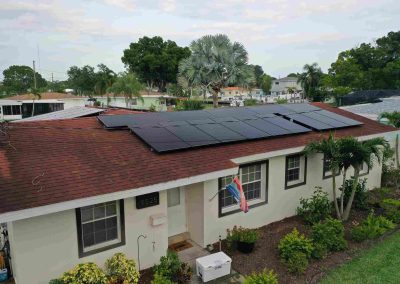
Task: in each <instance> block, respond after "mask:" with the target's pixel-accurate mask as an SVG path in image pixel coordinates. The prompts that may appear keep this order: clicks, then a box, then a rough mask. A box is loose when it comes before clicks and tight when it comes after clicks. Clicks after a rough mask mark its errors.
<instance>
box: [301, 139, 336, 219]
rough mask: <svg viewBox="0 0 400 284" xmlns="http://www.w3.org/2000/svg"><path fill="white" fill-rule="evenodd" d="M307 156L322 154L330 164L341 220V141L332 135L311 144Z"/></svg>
mask: <svg viewBox="0 0 400 284" xmlns="http://www.w3.org/2000/svg"><path fill="white" fill-rule="evenodd" d="M304 151H305V153H306V155H310V154H313V153H321V154H323V155H324V158H325V160H326V161H327V162H328V163H329V169H330V170H331V172H332V193H333V203H334V205H335V211H336V216H337V218H338V219H341V214H340V211H339V206H338V202H337V197H336V175H337V173H339V172H340V169H341V167H342V161H341V155H340V147H339V140H336V139H335V137H334V136H333V134H332V133H330V134H329V137H328V138H323V139H321V140H320V141H313V142H311V143H309V144H308V145H307V146H306V147H305V149H304Z"/></svg>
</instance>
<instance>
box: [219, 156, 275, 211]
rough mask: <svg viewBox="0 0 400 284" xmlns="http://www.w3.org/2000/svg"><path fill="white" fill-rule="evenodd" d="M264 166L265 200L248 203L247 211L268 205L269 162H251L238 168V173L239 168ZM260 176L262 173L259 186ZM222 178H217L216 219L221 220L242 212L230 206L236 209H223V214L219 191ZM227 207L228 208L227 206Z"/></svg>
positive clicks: (220, 192)
mask: <svg viewBox="0 0 400 284" xmlns="http://www.w3.org/2000/svg"><path fill="white" fill-rule="evenodd" d="M264 164H265V173H264V174H265V188H264V190H265V191H264V196H265V199H264V200H263V199H261V198H260V199H259V201H258V202H257V199H254V200H251V201H248V203H249V209H250V208H254V207H258V206H262V205H265V204H268V199H269V198H268V182H269V176H268V175H269V160H264V161H260V162H251V163H246V164H242V165H240V166H239V171H240V169H241V168H244V167H248V166H254V165H261V168H262V166H263V165H264ZM262 174H263V173H261V184H262ZM222 178H224V177H220V178H218V218H221V217H224V216H227V215H231V214H235V213H238V212H241V211H242V210H240V208H239V207H238V205H231V206H232V208H233V206H234V207H237V209H232V210H229V209H228V210H226V209H225V212H223V211H224V210H223V209H224V208H223V207H222V190H221V187H222ZM240 178H241V177H240ZM260 190H261V191H262V190H263V188H261V189H260ZM261 194H262V192H261ZM250 203H252V204H250ZM227 207H230V206H227Z"/></svg>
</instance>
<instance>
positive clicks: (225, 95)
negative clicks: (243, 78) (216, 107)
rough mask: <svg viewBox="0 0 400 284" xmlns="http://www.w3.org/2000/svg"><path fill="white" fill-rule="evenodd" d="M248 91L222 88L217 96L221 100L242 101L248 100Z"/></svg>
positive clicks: (236, 88)
mask: <svg viewBox="0 0 400 284" xmlns="http://www.w3.org/2000/svg"><path fill="white" fill-rule="evenodd" d="M249 94H250V91H249V90H248V89H246V88H242V87H226V88H223V89H222V90H221V92H220V94H219V96H220V97H221V100H223V101H231V100H235V99H240V100H244V99H246V98H248V96H249Z"/></svg>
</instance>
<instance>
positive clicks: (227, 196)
mask: <svg viewBox="0 0 400 284" xmlns="http://www.w3.org/2000/svg"><path fill="white" fill-rule="evenodd" d="M267 176H268V161H267V162H261V163H255V164H247V165H243V166H240V168H239V179H240V181H241V183H242V187H243V192H244V195H245V196H246V200H247V202H248V204H249V207H254V206H258V205H262V204H266V203H267V198H268V197H267V194H268V192H267V186H268V182H267ZM233 178H234V176H226V177H223V178H220V179H219V189H220V191H219V216H220V217H222V216H225V215H228V214H232V213H236V212H239V211H240V209H239V205H238V204H237V203H236V201H235V200H234V198H233V196H232V194H231V193H230V192H229V191H228V190H226V189H225V187H226V185H228V184H229V183H231V182H232V180H233Z"/></svg>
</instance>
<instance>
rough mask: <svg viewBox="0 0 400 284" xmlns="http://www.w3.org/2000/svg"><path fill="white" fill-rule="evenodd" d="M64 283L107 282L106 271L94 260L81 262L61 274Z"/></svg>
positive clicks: (94, 283)
mask: <svg viewBox="0 0 400 284" xmlns="http://www.w3.org/2000/svg"><path fill="white" fill-rule="evenodd" d="M61 281H62V283H64V284H107V277H106V275H105V274H104V272H103V271H102V270H101V269H100V267H98V266H97V265H96V264H95V263H93V262H88V263H81V264H78V265H77V266H75V267H74V268H73V269H71V270H70V271H67V272H65V273H64V274H63V275H62V276H61Z"/></svg>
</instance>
